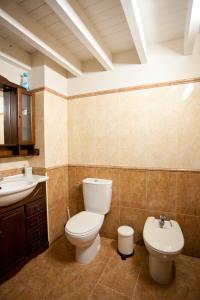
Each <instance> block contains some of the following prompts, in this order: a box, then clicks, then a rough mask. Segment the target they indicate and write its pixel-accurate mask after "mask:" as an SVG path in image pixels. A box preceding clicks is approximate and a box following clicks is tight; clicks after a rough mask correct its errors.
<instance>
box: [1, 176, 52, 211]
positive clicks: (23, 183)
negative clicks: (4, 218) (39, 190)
mask: <svg viewBox="0 0 200 300" xmlns="http://www.w3.org/2000/svg"><path fill="white" fill-rule="evenodd" d="M41 177H44V178H45V177H46V176H32V177H30V178H29V177H25V176H10V177H6V178H5V179H4V180H2V181H0V207H2V206H7V205H10V204H13V203H16V202H18V201H20V200H22V199H23V198H25V197H27V196H28V195H29V194H30V193H31V192H32V191H33V190H34V188H35V187H36V185H37V184H38V183H39V182H41V181H46V180H47V179H48V178H47V179H46V180H45V179H43V180H40V179H41Z"/></svg>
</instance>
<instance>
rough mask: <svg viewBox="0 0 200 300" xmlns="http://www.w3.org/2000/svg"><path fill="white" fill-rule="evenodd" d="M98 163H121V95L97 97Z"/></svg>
mask: <svg viewBox="0 0 200 300" xmlns="http://www.w3.org/2000/svg"><path fill="white" fill-rule="evenodd" d="M95 119H96V164H97V165H115V166H116V165H119V96H118V95H117V94H108V95H102V96H98V97H96V117H95Z"/></svg>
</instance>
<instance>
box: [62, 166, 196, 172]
mask: <svg viewBox="0 0 200 300" xmlns="http://www.w3.org/2000/svg"><path fill="white" fill-rule="evenodd" d="M68 167H80V168H81V167H82V168H105V169H106V168H108V169H122V170H134V171H138V172H139V171H163V172H190V173H191V172H193V173H199V172H200V170H187V169H170V168H139V167H131V166H112V165H110V166H108V165H83V164H81V165H80V164H68Z"/></svg>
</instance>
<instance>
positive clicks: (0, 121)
mask: <svg viewBox="0 0 200 300" xmlns="http://www.w3.org/2000/svg"><path fill="white" fill-rule="evenodd" d="M0 144H4V100H3V91H0Z"/></svg>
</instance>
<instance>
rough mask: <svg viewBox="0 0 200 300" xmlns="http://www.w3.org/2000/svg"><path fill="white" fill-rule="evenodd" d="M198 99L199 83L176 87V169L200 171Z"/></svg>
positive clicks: (199, 93) (199, 110) (199, 115)
mask: <svg viewBox="0 0 200 300" xmlns="http://www.w3.org/2000/svg"><path fill="white" fill-rule="evenodd" d="M190 89H191V90H190ZM199 98H200V84H199V83H196V84H194V85H193V84H185V85H180V86H178V105H179V109H178V142H177V143H178V148H177V168H178V169H187V170H199V169H200V152H199V149H200V128H199V125H200V105H199Z"/></svg>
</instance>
